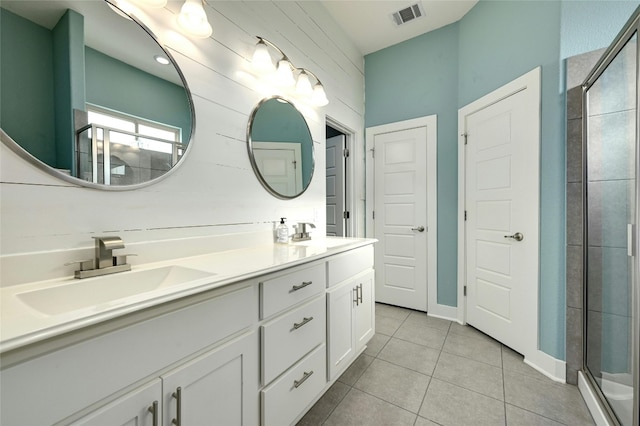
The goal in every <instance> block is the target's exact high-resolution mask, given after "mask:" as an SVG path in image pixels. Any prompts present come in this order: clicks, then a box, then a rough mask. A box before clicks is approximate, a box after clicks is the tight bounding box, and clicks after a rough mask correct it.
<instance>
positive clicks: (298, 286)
mask: <svg viewBox="0 0 640 426" xmlns="http://www.w3.org/2000/svg"><path fill="white" fill-rule="evenodd" d="M311 284H313V281H302V284H298V285H294V286H293V287H291V291H298V290H300V289H301V288H305V287H306V286H308V285H311Z"/></svg>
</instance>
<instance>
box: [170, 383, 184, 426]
mask: <svg viewBox="0 0 640 426" xmlns="http://www.w3.org/2000/svg"><path fill="white" fill-rule="evenodd" d="M171 396H172V397H174V398H175V399H176V418H175V419H173V420H171V424H174V425H176V426H180V425H181V424H182V388H181V387H179V386H178V388H177V389H176V391H175V392H174V393H172V394H171Z"/></svg>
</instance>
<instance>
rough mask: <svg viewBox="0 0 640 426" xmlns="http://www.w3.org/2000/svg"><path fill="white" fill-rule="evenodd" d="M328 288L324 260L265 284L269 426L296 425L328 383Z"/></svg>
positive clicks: (263, 357)
mask: <svg viewBox="0 0 640 426" xmlns="http://www.w3.org/2000/svg"><path fill="white" fill-rule="evenodd" d="M325 288H326V262H324V261H321V262H314V263H312V264H311V265H310V266H308V265H305V266H302V267H298V268H293V269H291V270H290V271H287V272H286V273H284V274H282V273H280V274H275V275H271V276H267V277H265V278H263V279H262V280H261V281H260V294H261V312H262V314H263V317H264V319H265V320H266V321H265V322H263V323H262V325H261V327H260V330H261V336H262V339H261V343H262V351H261V363H262V364H261V366H262V368H261V371H262V385H263V386H264V388H263V389H262V391H261V392H260V394H261V401H262V404H261V405H262V424H263V425H264V426H267V425H287V424H290V423H292V422H293V421H294V420H295V419H296V418H297V417H298V416H299V415H300V414H301V413H302V411H303V410H304V409H305V408H306V407H307V406H308V405H309V404H310V403H311V402H312V401H313V400H314V399H315V398H316V397H317V396H318V395H319V394H320V393H321V392H322V390H323V389H324V387H325V385H326V384H327V380H326V372H325V371H326V346H325V342H326V335H327V333H326V324H327V321H326V312H327V308H326V299H325ZM269 315H271V316H269Z"/></svg>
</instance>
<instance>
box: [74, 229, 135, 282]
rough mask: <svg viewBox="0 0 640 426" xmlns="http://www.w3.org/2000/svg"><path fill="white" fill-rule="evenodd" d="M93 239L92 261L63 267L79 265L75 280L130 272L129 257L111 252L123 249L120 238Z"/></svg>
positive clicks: (80, 261) (82, 261)
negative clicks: (93, 252) (93, 251)
mask: <svg viewBox="0 0 640 426" xmlns="http://www.w3.org/2000/svg"><path fill="white" fill-rule="evenodd" d="M93 239H94V240H95V254H94V257H93V259H88V260H79V261H74V262H70V263H65V265H70V264H73V263H79V264H80V269H79V270H77V271H75V274H74V276H75V277H76V278H91V277H97V276H99V275H107V274H115V273H116V272H125V271H130V270H131V265H129V264H128V263H127V256H131V255H126V254H125V255H119V256H114V255H113V250H116V249H122V248H124V242H123V241H122V239H121V238H120V237H116V236H114V237H93Z"/></svg>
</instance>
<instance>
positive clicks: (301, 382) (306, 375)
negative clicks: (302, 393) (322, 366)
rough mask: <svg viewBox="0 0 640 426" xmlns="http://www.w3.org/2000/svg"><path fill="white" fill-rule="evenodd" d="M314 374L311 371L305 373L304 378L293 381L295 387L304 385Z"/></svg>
mask: <svg viewBox="0 0 640 426" xmlns="http://www.w3.org/2000/svg"><path fill="white" fill-rule="evenodd" d="M312 374H313V370H311V371H309V372H308V373H307V372H306V371H305V372H304V376H302V379H300V380H294V381H293V387H294V388H297V387H298V386H300V385H301V384H303V383H304V382H305V380H307V379H308V378H309V377H311V375H312Z"/></svg>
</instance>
